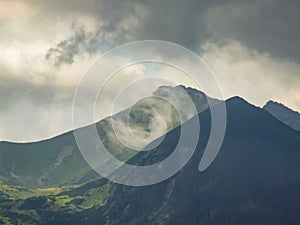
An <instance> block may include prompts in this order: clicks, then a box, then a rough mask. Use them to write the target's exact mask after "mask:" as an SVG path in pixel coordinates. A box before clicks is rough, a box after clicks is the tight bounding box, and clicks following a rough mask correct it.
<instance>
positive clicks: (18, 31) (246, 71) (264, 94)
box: [0, 0, 300, 140]
mask: <svg viewBox="0 0 300 225" xmlns="http://www.w3.org/2000/svg"><path fill="white" fill-rule="evenodd" d="M299 5H300V4H299V1H296V0H287V1H280V0H273V1H270V0H254V1H246V0H242V1H234V0H225V1H218V0H212V1H198V0H187V1H181V0H167V1H163V2H161V1H150V0H144V1H137V0H124V1H116V0H99V1H95V0H87V1H81V0H52V1H43V0H30V1H21V0H0V26H1V31H0V52H1V54H0V114H1V115H0V118H1V120H0V138H2V139H8V140H32V139H39V138H44V137H49V136H53V135H55V134H57V133H60V132H62V131H66V130H69V129H71V128H72V124H71V121H70V118H71V116H70V114H71V103H72V98H73V95H74V92H75V89H76V86H77V85H78V82H79V81H80V79H81V77H82V76H83V75H84V72H85V71H86V69H87V68H88V67H89V65H90V64H91V63H92V62H94V61H95V60H96V59H97V58H98V57H99V56H100V55H101V54H102V53H103V52H104V51H106V50H107V49H110V48H112V47H116V46H117V45H119V44H124V43H126V42H131V41H136V40H141V39H160V40H165V41H172V42H175V43H178V44H181V45H183V46H185V47H188V48H190V49H192V50H194V51H196V52H198V53H199V54H200V55H201V56H202V57H203V58H204V59H205V60H206V61H207V62H208V64H209V65H210V66H212V68H213V70H214V71H215V72H216V74H217V79H218V81H219V83H220V86H221V89H222V90H223V92H224V95H225V97H230V96H232V95H241V96H243V97H245V98H246V99H247V100H250V101H251V102H253V103H255V104H258V105H263V104H264V103H265V101H266V100H269V99H273V100H276V101H279V102H283V103H285V104H287V105H288V106H290V107H292V108H293V109H297V110H300V94H299V91H298V90H299V80H300V78H299V73H300V72H299V50H300V47H299V46H300V45H299V43H298V42H299V39H300V30H299V27H300V18H299V16H300V14H299V13H298V12H299V11H300V10H299V7H300V6H299ZM172 57H178V60H180V56H176V55H174V56H172ZM183 60H184V59H183ZM107 63H109V62H107ZM143 72H145V71H144V70H143V68H142V67H141V68H139V69H135V70H133V71H131V72H130V73H132V76H130V75H128V73H127V75H126V76H124V79H121V80H122V82H123V81H124V80H125V81H127V78H128V80H130V79H132V78H134V77H135V76H137V77H138V76H143ZM152 72H153V71H152ZM124 73H125V72H124ZM124 73H123V74H124ZM153 73H156V74H157V75H158V76H162V77H166V78H173V80H174V78H175V79H176V80H177V82H176V84H180V83H183V84H186V85H187V86H192V81H190V80H188V79H187V78H186V77H185V76H184V75H183V74H181V73H178V72H177V73H176V71H174V69H170V68H164V69H162V70H159V71H154V72H153ZM141 74H142V75H141ZM121 80H120V82H119V83H118V82H115V84H111V86H114V85H115V86H116V87H118V85H119V84H121ZM114 94H115V93H114V92H113V91H111V92H108V93H107V96H106V97H107V100H110V99H112V98H113V96H114ZM88 96H89V90H87V97H88ZM122 107H124V106H122ZM100 110H101V107H100V108H99V112H100ZM31 115H33V117H34V118H35V119H36V121H41V122H39V123H36V124H35V125H34V126H33V125H32V124H31V123H30V120H28V121H29V122H28V123H27V122H26V121H27V120H26V116H27V117H28V118H29V117H30V116H31ZM15 118H19V119H15ZM49 120H51V121H57V123H48V124H47V122H48V121H49ZM26 129H27V132H26ZM21 130H24V132H18V131H21Z"/></svg>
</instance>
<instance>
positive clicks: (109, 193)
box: [2, 97, 300, 225]
mask: <svg viewBox="0 0 300 225" xmlns="http://www.w3.org/2000/svg"><path fill="white" fill-rule="evenodd" d="M226 105H227V113H228V126H227V131H226V136H225V140H224V143H223V145H222V148H221V150H220V153H219V154H218V156H217V158H216V159H215V161H214V162H213V164H212V165H211V166H210V167H209V168H208V169H207V170H205V171H204V172H201V173H200V172H199V171H198V165H199V161H200V159H201V156H202V154H203V148H204V146H205V144H206V142H207V139H208V136H209V132H210V112H209V111H206V112H204V113H202V114H200V117H199V118H200V120H201V134H200V141H199V144H198V146H197V149H196V152H195V153H194V156H193V157H192V159H191V160H190V161H189V162H188V164H187V165H186V166H185V167H184V168H183V169H182V170H181V171H180V172H179V173H177V174H176V175H175V176H173V177H172V178H170V179H168V180H166V181H164V182H162V183H159V184H156V185H151V186H146V187H127V186H122V185H118V184H113V183H111V182H109V181H107V180H105V179H100V180H97V181H94V182H90V183H88V184H86V185H84V186H81V187H78V188H73V189H72V190H69V191H65V192H62V193H60V194H58V195H57V194H56V195H52V196H50V197H36V198H29V199H27V200H25V201H24V200H19V201H17V202H18V203H17V204H16V205H14V206H13V207H14V209H15V210H21V212H22V213H25V214H26V213H27V212H35V213H37V215H38V216H39V217H40V220H39V221H40V222H41V224H91V225H93V224H170V225H171V224H172V225H176V224H210V225H215V224H226V225H239V224H243V225H250V224H264V225H274V224H281V225H292V224H299V223H300V215H299V213H298V209H299V208H300V191H299V190H300V166H299V165H300V149H299V147H300V133H299V132H296V131H295V130H293V129H290V128H289V127H287V126H285V125H284V124H282V123H281V122H279V121H278V120H277V119H275V118H274V117H272V116H271V115H270V114H269V113H268V112H266V111H265V110H262V109H260V108H257V107H254V106H252V105H250V104H248V103H247V102H245V101H244V100H243V99H240V98H237V97H235V98H232V99H230V100H228V101H227V102H226ZM216 107H218V106H216ZM191 121H192V120H190V121H188V122H187V123H189V122H191ZM179 133H180V127H177V128H176V129H174V130H172V131H171V132H169V133H168V134H167V135H166V139H165V140H164V142H163V143H162V144H161V146H160V147H159V149H157V151H161V152H160V154H159V153H157V152H156V153H152V152H148V153H146V154H145V153H142V154H139V155H136V156H135V157H134V158H133V159H131V161H130V163H132V164H138V165H145V164H149V162H152V161H153V157H156V158H155V160H157V157H158V156H159V157H161V158H164V157H166V155H168V154H169V152H170V151H172V149H170V148H171V146H172V145H174V143H175V144H176V142H177V139H178V135H179ZM153 154H154V155H153ZM92 198H96V199H97V198H98V200H97V201H96V203H95V202H94V203H93V201H92ZM62 199H63V202H65V203H64V204H63V206H62V207H61V208H59V210H56V211H55V210H53V205H58V203H59V202H61V201H62ZM2 208H3V207H2ZM9 212H11V211H10V210H8V211H6V212H4V213H3V215H6V216H7V217H9V216H10V214H9ZM26 215H28V214H26ZM14 218H16V217H14Z"/></svg>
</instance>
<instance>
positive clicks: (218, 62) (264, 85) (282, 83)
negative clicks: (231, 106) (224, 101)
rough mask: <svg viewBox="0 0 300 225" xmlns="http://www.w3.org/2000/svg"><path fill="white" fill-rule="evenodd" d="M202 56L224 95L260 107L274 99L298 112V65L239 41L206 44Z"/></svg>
mask: <svg viewBox="0 0 300 225" xmlns="http://www.w3.org/2000/svg"><path fill="white" fill-rule="evenodd" d="M202 57H203V59H204V60H205V61H206V62H207V63H208V64H209V65H210V66H211V67H212V69H213V71H214V72H215V74H216V77H217V80H218V82H219V85H220V87H221V89H222V92H223V94H224V97H225V98H229V97H231V96H235V95H239V96H242V97H244V98H245V99H247V100H249V101H250V102H252V103H254V104H256V105H260V106H263V105H264V104H265V103H266V102H267V101H268V100H270V99H273V100H276V101H279V102H283V103H284V104H286V105H288V106H290V107H292V108H294V109H296V110H298V111H300V98H299V97H300V95H299V87H300V80H299V74H300V65H299V64H298V63H296V62H293V61H290V60H287V59H286V60H283V59H281V58H275V57H272V55H270V54H262V53H260V52H258V51H256V50H253V49H250V48H248V47H246V46H245V45H242V44H241V43H240V42H237V41H232V42H228V43H226V44H223V45H217V44H214V43H207V44H206V45H205V46H204V53H203V55H202Z"/></svg>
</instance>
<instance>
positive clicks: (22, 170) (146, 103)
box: [0, 86, 219, 188]
mask: <svg viewBox="0 0 300 225" xmlns="http://www.w3.org/2000/svg"><path fill="white" fill-rule="evenodd" d="M180 90H186V92H187V93H188V94H189V95H190V96H191V99H192V100H193V101H194V103H195V106H196V108H197V112H198V113H199V112H202V111H204V110H205V109H207V108H208V103H207V99H206V98H207V97H206V96H205V94H204V93H202V92H200V91H197V90H195V89H191V88H185V87H183V86H177V87H167V86H163V87H160V88H158V89H157V90H156V91H155V93H154V95H155V96H156V97H149V98H146V99H143V100H141V101H139V102H138V103H137V104H135V105H134V106H133V107H132V108H131V109H130V114H129V116H130V117H129V118H130V119H129V120H130V121H129V122H130V125H131V128H132V129H133V133H134V134H135V135H139V136H140V137H142V138H144V137H147V136H148V135H149V133H150V130H149V129H148V127H149V122H150V121H151V118H152V117H154V116H156V115H158V114H159V115H160V116H161V117H162V118H163V119H164V121H166V125H167V127H166V128H167V131H168V130H172V129H173V128H175V127H176V126H178V125H179V124H180V122H181V121H180V119H179V117H178V114H177V113H176V110H175V109H174V107H173V106H172V105H171V104H170V103H168V102H166V101H163V100H162V99H161V97H164V98H166V99H170V100H172V101H176V102H177V105H180V106H181V107H182V111H184V109H185V102H184V101H183V99H182V96H181V95H180V93H181V92H180ZM212 101H213V102H214V104H218V102H219V101H218V100H214V99H212ZM128 111H129V109H128V110H125V111H123V112H120V113H118V114H117V115H114V116H113V117H108V118H106V119H104V120H101V121H100V122H98V123H97V124H96V126H97V130H98V133H99V135H100V138H101V139H102V141H103V143H104V145H105V147H106V148H107V149H108V150H109V151H110V152H111V153H112V154H113V155H115V156H116V157H117V158H119V159H120V160H122V161H127V160H128V159H130V158H131V157H132V156H133V155H134V154H135V153H136V151H133V150H131V149H130V148H128V147H126V146H124V145H123V144H122V143H121V142H120V141H119V140H118V138H117V137H116V135H115V134H114V130H113V127H112V120H114V122H116V123H117V125H118V127H119V128H120V127H125V126H127V121H128V120H127V118H126V117H125V116H124V115H125V114H126V112H128ZM166 112H168V113H166ZM192 116H194V115H193V114H191V113H190V111H189V110H186V113H185V118H184V121H186V120H188V119H190V118H191V117H192ZM154 128H155V127H154ZM157 130H158V132H157V136H156V137H158V136H160V135H163V134H164V133H161V131H160V130H159V129H157ZM125 134H126V132H125ZM125 138H126V137H125ZM129 140H131V139H129ZM150 141H151V140H145V142H144V145H146V144H148V143H149V142H150ZM142 147H143V145H142ZM142 147H141V148H142ZM96 178H99V176H98V175H97V174H96V173H95V172H94V171H92V170H91V169H90V167H89V166H88V165H87V163H86V162H85V161H84V160H83V158H82V156H81V153H80V151H79V150H78V148H77V145H76V142H75V139H74V135H73V132H68V133H65V134H63V135H60V136H57V137H55V138H52V139H49V140H45V141H40V142H36V143H27V144H20V143H7V142H0V181H3V182H5V183H8V184H14V185H23V186H25V187H33V188H37V187H56V186H65V185H74V184H82V183H85V182H87V181H90V180H93V179H96Z"/></svg>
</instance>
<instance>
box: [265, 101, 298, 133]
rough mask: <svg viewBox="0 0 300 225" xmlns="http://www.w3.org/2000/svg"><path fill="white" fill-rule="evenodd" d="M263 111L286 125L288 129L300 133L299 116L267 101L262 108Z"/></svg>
mask: <svg viewBox="0 0 300 225" xmlns="http://www.w3.org/2000/svg"><path fill="white" fill-rule="evenodd" d="M263 109H264V110H266V111H268V112H269V113H270V114H271V115H273V116H274V117H275V118H277V119H278V120H280V121H281V122H283V123H284V124H286V125H288V126H289V127H291V128H293V129H295V130H299V131H300V114H299V112H296V111H294V110H292V109H290V108H288V107H287V106H285V105H283V104H282V103H278V102H275V101H272V100H270V101H268V102H267V103H266V104H265V105H264V107H263Z"/></svg>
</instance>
